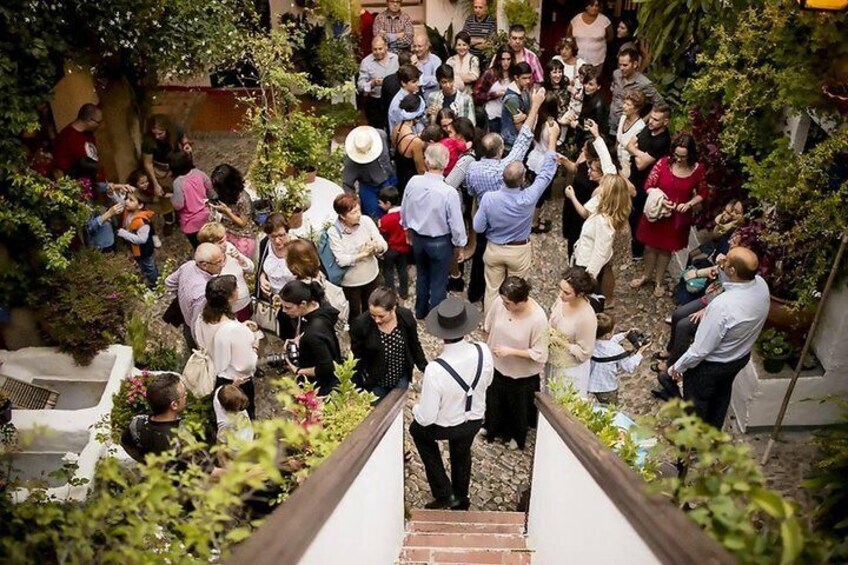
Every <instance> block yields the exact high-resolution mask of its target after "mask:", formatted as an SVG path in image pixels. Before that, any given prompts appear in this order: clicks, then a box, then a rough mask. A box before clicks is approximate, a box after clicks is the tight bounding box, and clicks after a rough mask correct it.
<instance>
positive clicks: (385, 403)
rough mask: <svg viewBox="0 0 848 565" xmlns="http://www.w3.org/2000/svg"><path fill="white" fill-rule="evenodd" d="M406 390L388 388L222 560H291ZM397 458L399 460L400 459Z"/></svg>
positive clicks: (358, 465)
mask: <svg viewBox="0 0 848 565" xmlns="http://www.w3.org/2000/svg"><path fill="white" fill-rule="evenodd" d="M406 394H407V393H406V390H403V389H394V390H393V391H391V392H390V393H389V394H388V395H387V396H386V397H385V398H384V399H383V400H382V402H380V403H379V404H378V405H377V406H376V407H375V408H374V410H373V411H372V412H371V413H370V414H369V415H368V417H367V418H365V420H364V421H363V422H362V423H361V424H360V425H359V426H358V427H357V428H356V429H355V430H354V431H353V432H352V433H351V434H350V436H349V437H348V438H347V439H346V440H344V441H343V442H342V443H341V445H339V447H338V448H337V449H336V450H335V451H334V452H333V453H332V454H331V455H330V456H329V457H328V458H327V460H326V461H324V462H323V463H322V464H321V466H320V467H318V468H317V469H316V470H315V471H314V472H313V473H312V474H311V475H309V477H308V478H307V479H306V480H305V481H304V482H303V484H302V485H300V486H299V487H298V488H297V490H295V491H294V492H293V493H292V495H291V496H290V497H289V498H288V499H287V500H286V501H285V502H284V503H283V504H282V505H281V506H280V507H279V508H277V509H276V510H274V512H273V513H272V514H271V515H270V516H269V517H268V518H267V519H266V520H265V523H264V524H262V526H261V527H260V528H259V529H258V530H256V531H255V532H254V533H253V534H252V535H251V536H250V538H248V540H247V541H245V542H244V543H243V544H241V545H240V546H238V547H237V548H236V550H235V552H233V555H232V556H231V557H230V558H229V559H228V560H227V563H232V564H233V565H235V564H245V563H249V564H250V565H260V564H262V563H274V564H284V565H291V564H295V563H297V562H298V561H299V560H300V559H301V558H302V557H303V555H304V553H306V550H307V549H309V546H310V545H311V544H312V542H313V540H314V539H315V536H317V535H318V532H319V531H321V528H322V527H323V526H324V523H325V522H326V521H327V519H328V518H329V517H330V515H331V514H332V513H333V511H334V510H335V509H336V506H338V504H339V502H341V500H342V498H344V496H345V494H346V493H347V491H348V488H350V485H351V484H353V481H354V480H355V479H356V477H357V476H358V475H359V472H360V471H361V470H362V468H363V467H364V466H365V463H367V462H368V459H369V458H370V457H371V454H372V453H374V450H375V449H376V448H377V446H378V445H379V444H380V442H381V441H382V440H383V437H384V436H385V435H386V432H387V431H388V430H389V428H390V427H391V425H392V423H393V422H394V421H395V418H396V417H397V415H398V414H399V413H400V412H401V410H403V407H404V405H405V403H406ZM398 457H399V458H400V457H401V454H400V453H398ZM399 464H401V465H402V464H403V462H402V459H401V460H399Z"/></svg>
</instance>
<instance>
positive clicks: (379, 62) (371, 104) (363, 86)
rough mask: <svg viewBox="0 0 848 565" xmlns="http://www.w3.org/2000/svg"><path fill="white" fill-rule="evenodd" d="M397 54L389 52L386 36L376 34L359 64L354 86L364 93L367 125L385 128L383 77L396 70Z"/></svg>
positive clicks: (397, 66)
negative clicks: (369, 48)
mask: <svg viewBox="0 0 848 565" xmlns="http://www.w3.org/2000/svg"><path fill="white" fill-rule="evenodd" d="M398 68H399V65H398V56H397V55H396V54H394V53H391V52H389V48H388V44H387V42H386V38H385V37H383V36H382V35H377V36H375V37H374V40H373V41H372V42H371V54H370V55H368V56H367V57H365V58H364V59H362V62H361V63H360V64H359V78H358V79H357V81H356V88H357V90H359V92H360V93H362V94H363V95H365V117H366V118H367V119H368V125H370V126H373V127H375V128H377V129H386V124H387V122H386V116H387V115H388V114H387V113H386V112H384V111H383V103H382V100H381V96H382V90H383V79H384V78H386V76H388V75H390V74H392V73H396V72H397V71H398Z"/></svg>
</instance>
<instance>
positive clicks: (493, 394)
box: [486, 369, 539, 449]
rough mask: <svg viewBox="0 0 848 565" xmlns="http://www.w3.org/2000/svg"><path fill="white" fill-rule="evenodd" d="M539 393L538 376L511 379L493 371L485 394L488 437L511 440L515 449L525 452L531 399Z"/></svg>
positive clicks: (533, 406) (532, 406) (533, 405)
mask: <svg viewBox="0 0 848 565" xmlns="http://www.w3.org/2000/svg"><path fill="white" fill-rule="evenodd" d="M538 389H539V375H533V376H530V377H524V378H521V379H514V378H511V377H507V376H505V375H504V374H502V373H501V372H500V371H498V370H497V369H495V376H494V379H493V380H492V384H491V386H489V388H488V389H487V390H486V432H487V435H488V437H489V438H492V439H494V438H496V437H502V438H504V439H506V440H511V439H514V440H515V443H517V444H518V447H519V448H520V449H524V445H525V443H526V442H527V429H528V428H529V427H530V423H531V414H532V413H533V412H535V404H534V403H533V395H534V394H535V392H536V391H537V390H538ZM533 420H535V418H533ZM534 423H535V422H534Z"/></svg>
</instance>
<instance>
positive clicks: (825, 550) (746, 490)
mask: <svg viewBox="0 0 848 565" xmlns="http://www.w3.org/2000/svg"><path fill="white" fill-rule="evenodd" d="M645 424H646V425H648V426H650V427H652V428H653V429H654V430H655V431H656V433H657V435H658V437H659V438H660V439H661V441H660V443H659V444H658V452H657V456H658V457H661V458H662V459H664V460H667V461H676V462H677V465H678V468H680V469H682V472H681V473H680V475H679V476H677V477H667V478H663V479H661V480H659V481H657V482H655V483H654V484H652V485H651V488H652V490H654V491H655V492H658V493H661V494H662V495H664V496H667V497H668V498H669V499H670V500H671V501H672V502H673V503H674V504H675V505H676V506H678V507H680V508H681V509H682V510H684V511H685V512H686V514H687V516H689V518H691V519H692V520H694V521H695V522H696V523H697V524H698V525H700V526H701V527H702V528H703V529H704V531H705V532H706V533H707V534H709V535H710V536H711V537H713V538H714V539H715V540H716V541H718V542H719V543H721V544H722V545H723V546H724V548H725V549H727V550H728V551H729V552H730V553H732V554H733V555H734V556H735V557H736V558H737V559H738V560H739V562H740V563H794V562H798V563H822V562H825V561H826V559H827V555H828V554H829V552H830V546H829V545H828V544H827V543H826V542H825V541H824V540H822V539H821V538H819V537H818V536H816V535H815V534H813V533H812V532H811V531H810V530H809V528H808V527H807V525H806V524H805V522H804V521H803V519H802V518H801V517H800V516H799V515H798V511H797V508H796V506H795V505H794V504H793V503H792V502H790V501H788V500H787V499H785V498H784V497H782V496H781V495H780V494H778V493H777V492H775V491H773V490H771V489H769V488H768V487H767V484H766V479H765V477H764V476H763V474H762V470H761V469H760V467H759V465H758V463H757V461H756V460H755V459H754V458H753V457H752V455H751V451H750V448H749V447H748V446H746V445H741V444H737V443H734V442H733V441H732V438H731V437H730V435H728V434H727V433H725V432H723V431H721V430H718V429H716V428H714V427H712V426H710V425H708V424H705V423H704V422H703V421H702V420H701V419H700V418H698V417H697V416H696V415H694V414H692V413H691V411H690V410H689V409H688V408H687V406H686V404H684V403H683V402H682V401H681V400H679V399H678V400H674V401H671V402H668V403H666V404H665V405H663V407H662V408H661V409H660V411H659V413H658V415H657V416H656V418H651V419H646V420H645Z"/></svg>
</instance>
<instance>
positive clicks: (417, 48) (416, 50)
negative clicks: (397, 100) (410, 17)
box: [412, 33, 442, 100]
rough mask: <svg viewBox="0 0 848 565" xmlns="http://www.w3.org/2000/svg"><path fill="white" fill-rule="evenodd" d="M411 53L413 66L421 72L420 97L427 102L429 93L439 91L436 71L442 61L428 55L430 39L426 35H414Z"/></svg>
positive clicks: (430, 54)
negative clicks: (413, 56)
mask: <svg viewBox="0 0 848 565" xmlns="http://www.w3.org/2000/svg"><path fill="white" fill-rule="evenodd" d="M412 53H413V54H414V55H415V59H414V61H415V66H416V67H418V70H419V71H421V95H422V96H423V97H424V100H427V98H428V97H429V96H430V94H431V93H433V92H436V91H437V90H439V81H438V80H436V69H438V68H439V67H441V66H442V60H441V59H440V58H439V57H437V56H436V55H433V54H432V53H430V39H429V38H428V37H427V34H426V33H417V34H415V39H413V40H412Z"/></svg>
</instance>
